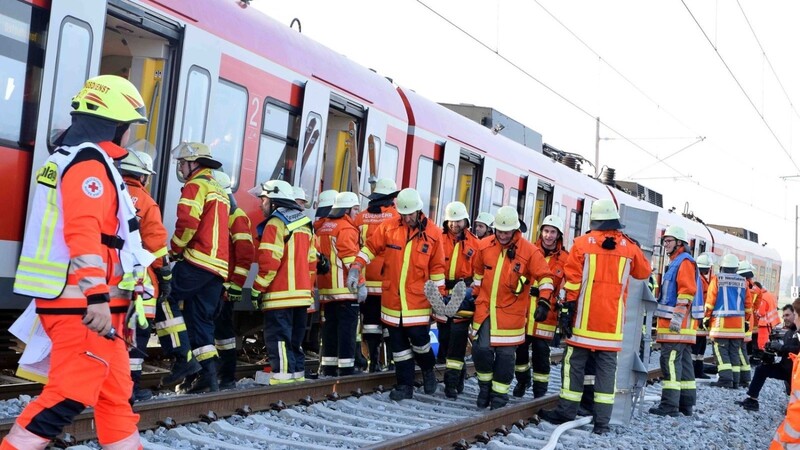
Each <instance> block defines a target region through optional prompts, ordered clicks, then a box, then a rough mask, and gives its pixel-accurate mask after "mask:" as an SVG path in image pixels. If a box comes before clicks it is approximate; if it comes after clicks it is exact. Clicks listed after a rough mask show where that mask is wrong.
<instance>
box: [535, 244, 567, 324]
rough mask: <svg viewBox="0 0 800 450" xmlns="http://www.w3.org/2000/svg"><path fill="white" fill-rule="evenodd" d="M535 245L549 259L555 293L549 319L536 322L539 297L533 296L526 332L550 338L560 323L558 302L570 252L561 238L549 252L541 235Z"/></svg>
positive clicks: (551, 301) (548, 314)
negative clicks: (534, 314)
mask: <svg viewBox="0 0 800 450" xmlns="http://www.w3.org/2000/svg"><path fill="white" fill-rule="evenodd" d="M534 245H535V246H536V247H537V248H539V249H541V250H542V253H543V254H544V255H545V257H544V259H545V261H547V265H548V267H550V272H552V274H553V295H551V296H550V312H549V313H547V319H545V320H544V322H536V321H534V320H533V313H534V312H535V311H536V305H537V303H538V301H539V298H538V297H533V296H532V297H531V305H530V310H529V311H528V325H527V326H526V329H525V333H526V334H527V335H529V336H533V337H535V338H539V339H545V340H550V339H553V337H555V335H556V324H557V323H558V311H557V309H556V303H557V302H558V296H559V294H560V292H561V289H562V287H563V286H564V265H565V264H566V263H567V257H568V256H569V252H568V251H566V250H565V249H564V248H563V241H562V239H561V238H559V239H558V241H556V248H555V249H554V250H553V251H551V252H549V253H548V252H547V250H545V249H544V247H543V246H542V238H541V237H539V239H538V240H537V241H536V244H534ZM537 287H538V286H537Z"/></svg>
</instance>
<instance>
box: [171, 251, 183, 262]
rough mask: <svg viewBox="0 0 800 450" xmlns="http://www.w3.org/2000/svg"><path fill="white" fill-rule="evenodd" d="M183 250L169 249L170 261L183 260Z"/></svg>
mask: <svg viewBox="0 0 800 450" xmlns="http://www.w3.org/2000/svg"><path fill="white" fill-rule="evenodd" d="M183 259H184V258H183V252H180V253H178V252H173V251H172V250H170V251H169V260H170V261H183Z"/></svg>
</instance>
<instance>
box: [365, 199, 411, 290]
mask: <svg viewBox="0 0 800 450" xmlns="http://www.w3.org/2000/svg"><path fill="white" fill-rule="evenodd" d="M399 218H400V214H399V213H398V212H397V208H395V207H394V205H389V206H381V212H380V213H371V212H369V211H368V210H365V211H361V212H360V213H358V215H357V216H356V220H355V225H356V227H358V230H359V233H361V243H362V245H363V243H364V242H367V239H369V237H370V236H372V233H374V232H375V230H376V229H377V228H378V225H380V224H382V223H383V222H390V221H392V220H396V219H399ZM383 260H384V256H383V255H376V256H375V258H374V259H372V260H370V262H369V265H368V266H367V270H366V274H365V278H366V280H367V292H368V293H369V294H370V295H380V294H381V289H382V288H381V286H382V285H383Z"/></svg>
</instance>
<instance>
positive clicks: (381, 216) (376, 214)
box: [355, 178, 400, 373]
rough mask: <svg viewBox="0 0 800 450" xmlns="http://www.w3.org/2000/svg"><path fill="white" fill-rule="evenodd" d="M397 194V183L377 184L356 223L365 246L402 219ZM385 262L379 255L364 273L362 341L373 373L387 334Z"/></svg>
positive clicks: (382, 180)
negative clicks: (383, 227)
mask: <svg viewBox="0 0 800 450" xmlns="http://www.w3.org/2000/svg"><path fill="white" fill-rule="evenodd" d="M398 192H400V191H399V190H398V189H397V184H395V182H394V180H390V179H388V178H381V179H379V180H378V181H377V182H376V183H375V187H374V188H373V190H372V193H371V194H369V204H368V205H367V210H366V211H361V212H360V213H358V215H357V216H356V220H355V223H356V226H357V227H358V230H359V232H360V233H361V243H362V244H363V243H364V242H367V240H368V239H369V238H370V237H371V236H372V234H373V233H375V230H376V229H377V228H378V225H380V224H382V223H383V222H391V221H393V220H394V221H396V220H398V219H399V217H400V215H399V214H398V213H397V208H395V207H394V198H395V197H397V193H398ZM383 260H384V257H383V255H376V256H375V258H373V259H372V260H371V261H370V262H369V265H367V270H366V274H365V278H366V280H367V300H366V301H365V302H364V303H362V304H361V338H362V339H363V340H364V342H366V343H367V350H368V352H369V354H368V355H367V356H368V358H367V359H368V360H369V371H370V373H372V372H379V371H380V370H381V365H380V363H379V362H378V361H379V359H380V354H381V352H380V346H381V342H382V341H383V332H384V328H383V325H382V322H381V292H382V287H381V286H382V284H383Z"/></svg>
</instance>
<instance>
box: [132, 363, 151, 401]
mask: <svg viewBox="0 0 800 450" xmlns="http://www.w3.org/2000/svg"><path fill="white" fill-rule="evenodd" d="M141 378H142V371H141V370H135V371H131V380H133V394H132V395H131V403H135V402H143V401H145V400H150V399H151V398H152V397H153V391H151V390H150V389H144V388H142V387H140V386H139V380H141Z"/></svg>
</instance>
